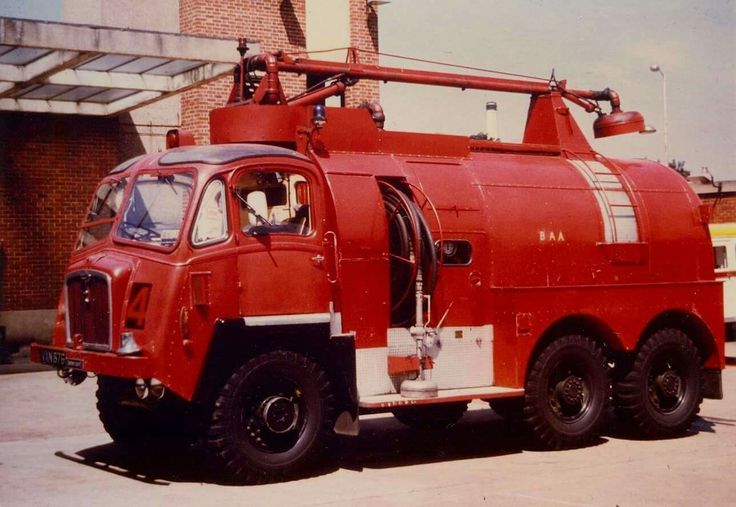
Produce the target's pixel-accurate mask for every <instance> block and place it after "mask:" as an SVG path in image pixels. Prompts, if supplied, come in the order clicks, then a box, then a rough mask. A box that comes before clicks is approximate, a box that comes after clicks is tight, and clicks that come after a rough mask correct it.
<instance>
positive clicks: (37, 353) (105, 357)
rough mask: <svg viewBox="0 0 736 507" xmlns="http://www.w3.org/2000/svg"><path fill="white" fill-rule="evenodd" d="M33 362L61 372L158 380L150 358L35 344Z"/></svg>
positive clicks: (32, 345)
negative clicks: (76, 371)
mask: <svg viewBox="0 0 736 507" xmlns="http://www.w3.org/2000/svg"><path fill="white" fill-rule="evenodd" d="M31 361H33V362H34V363H41V364H47V365H50V366H55V367H57V368H72V369H75V370H83V371H87V372H92V373H97V374H100V375H110V376H114V377H128V378H152V377H153V376H154V368H153V363H152V361H151V359H150V358H148V357H141V356H119V355H117V354H113V353H112V352H92V351H88V350H79V349H71V348H66V347H51V346H48V345H38V344H36V343H34V344H31Z"/></svg>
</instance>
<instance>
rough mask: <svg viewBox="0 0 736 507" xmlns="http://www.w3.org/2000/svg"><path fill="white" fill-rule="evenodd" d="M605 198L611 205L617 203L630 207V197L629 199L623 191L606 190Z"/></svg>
mask: <svg viewBox="0 0 736 507" xmlns="http://www.w3.org/2000/svg"><path fill="white" fill-rule="evenodd" d="M606 198H607V199H608V202H609V203H610V204H611V205H613V206H616V205H619V206H628V207H631V199H629V194H627V193H626V192H624V191H619V192H615V191H607V192H606Z"/></svg>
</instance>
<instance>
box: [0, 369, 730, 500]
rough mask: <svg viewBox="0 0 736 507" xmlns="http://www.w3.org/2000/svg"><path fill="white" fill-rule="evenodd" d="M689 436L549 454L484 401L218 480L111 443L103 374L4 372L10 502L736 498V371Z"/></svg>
mask: <svg viewBox="0 0 736 507" xmlns="http://www.w3.org/2000/svg"><path fill="white" fill-rule="evenodd" d="M724 387H725V396H726V398H725V400H722V401H714V400H706V401H705V402H704V403H703V406H702V410H701V417H699V418H698V420H697V421H696V423H695V424H694V426H693V428H692V431H691V432H689V433H688V434H687V435H686V436H683V437H681V438H676V439H671V440H659V441H640V440H635V439H632V438H631V437H629V436H627V435H626V434H625V433H623V432H622V431H621V429H620V428H618V427H617V425H616V423H615V420H614V419H612V420H611V424H610V428H609V431H608V433H607V434H605V435H604V436H603V437H602V438H601V439H600V440H599V442H598V443H597V445H593V446H591V447H588V448H585V449H577V450H568V451H558V452H542V451H535V450H531V449H532V448H533V447H532V446H531V444H530V442H529V441H527V440H526V438H525V437H524V436H523V434H522V433H521V432H519V431H518V429H517V428H515V427H514V426H513V425H512V424H509V423H507V422H505V421H503V420H502V419H500V418H498V417H497V416H496V415H495V414H494V413H493V412H492V411H490V410H488V409H487V408H485V407H486V406H485V405H484V404H482V403H480V402H475V403H473V404H472V406H471V411H470V412H468V414H466V416H465V417H464V418H463V419H462V420H461V422H460V423H459V424H458V426H457V427H455V428H454V429H452V430H448V431H441V432H420V433H415V432H412V431H411V430H408V429H406V428H405V427H403V426H402V425H401V424H399V423H398V422H397V421H395V420H394V419H393V418H392V417H390V416H388V415H377V416H372V417H370V418H367V419H366V420H364V421H362V432H361V435H360V436H359V437H357V438H342V439H340V440H339V441H338V446H337V448H336V452H335V465H334V466H332V467H331V468H328V469H326V470H321V471H315V474H314V475H313V476H312V477H309V478H305V479H301V480H297V481H291V482H285V483H281V484H270V485H263V486H225V485H220V484H217V483H216V482H213V480H212V478H210V477H208V475H207V474H206V473H205V471H204V468H203V467H202V466H201V463H200V461H199V457H198V456H197V455H196V453H189V454H185V455H158V456H155V455H153V456H141V455H131V454H127V453H126V452H124V451H123V450H121V449H119V448H118V447H116V446H115V445H113V444H111V443H110V438H109V437H108V436H107V434H105V433H104V431H103V429H102V426H101V424H100V423H99V422H98V420H97V415H96V410H95V400H94V390H95V382H94V380H87V381H86V382H85V383H83V384H82V385H81V386H78V387H73V388H72V387H69V386H67V385H64V384H63V383H62V382H61V381H60V380H59V379H57V378H56V376H55V374H54V373H53V372H40V373H25V374H17V375H5V376H2V377H0V403H1V405H0V505H2V506H3V507H6V506H9V507H14V506H29V505H39V506H40V505H54V506H66V505H70V506H71V505H74V506H77V505H101V504H105V506H106V507H115V506H125V507H129V506H130V505H136V506H146V505H175V506H177V507H178V506H181V505H289V506H311V505H350V506H351V507H359V506H370V507H375V506H383V505H389V506H393V505H396V506H399V505H401V506H402V507H403V506H406V505H427V506H434V505H442V506H445V505H465V506H468V505H535V506H536V505H609V506H614V505H621V506H637V505H663V506H664V505H666V506H672V505H693V504H701V505H716V506H717V505H732V504H733V501H734V499H736V481H734V480H733V478H732V475H733V464H734V463H736V368H734V367H729V368H727V369H726V371H725V372H724Z"/></svg>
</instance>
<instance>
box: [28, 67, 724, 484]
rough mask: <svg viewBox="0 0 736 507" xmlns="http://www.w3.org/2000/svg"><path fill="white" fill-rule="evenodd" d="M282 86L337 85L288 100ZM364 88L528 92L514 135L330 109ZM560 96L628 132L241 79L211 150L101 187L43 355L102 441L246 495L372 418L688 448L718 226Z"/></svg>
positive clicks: (116, 176)
mask: <svg viewBox="0 0 736 507" xmlns="http://www.w3.org/2000/svg"><path fill="white" fill-rule="evenodd" d="M279 72H302V73H310V72H313V73H316V74H319V75H321V76H325V75H330V76H333V78H332V81H329V80H328V81H326V82H325V84H324V86H320V87H318V88H316V89H314V90H310V91H308V92H306V93H305V94H302V95H300V96H298V97H295V98H286V97H285V95H284V93H283V91H282V90H281V87H280V84H279V80H278V76H279ZM361 78H364V79H381V80H397V81H409V82H420V83H425V84H436V85H442V86H457V87H462V88H480V89H494V90H501V91H511V92H521V93H528V94H530V95H531V103H530V111H529V117H528V120H527V127H526V131H525V136H524V140H523V142H522V143H517V144H514V143H501V142H498V141H495V140H478V139H470V138H468V137H464V136H448V135H430V134H416V133H402V132H389V131H386V130H384V128H383V119H384V115H383V111H382V110H381V108H380V106H378V105H377V104H366V105H365V106H364V107H360V108H330V107H325V106H324V105H323V104H322V103H321V102H322V100H324V98H325V97H326V96H328V95H332V94H340V93H341V92H342V91H344V89H345V88H346V87H347V86H351V85H352V84H354V83H355V81H356V79H361ZM563 99H567V100H568V101H570V102H572V103H574V104H577V105H579V106H582V107H584V108H586V109H588V110H590V111H591V112H596V113H597V114H598V119H597V120H596V122H595V125H594V129H595V132H596V135H597V136H598V137H604V136H608V135H617V134H620V133H627V132H635V131H638V130H641V129H642V128H643V118H641V115H639V114H638V113H632V112H628V113H625V112H623V111H621V109H620V100H619V97H618V95H617V94H616V93H615V92H613V91H612V90H609V89H605V90H603V91H599V92H596V91H584V90H571V89H567V88H566V87H565V84H564V82H557V81H554V82H553V81H549V82H547V81H544V82H528V81H514V80H509V79H496V78H488V77H483V78H479V77H472V76H458V75H454V74H441V73H430V72H425V71H410V70H406V69H389V68H383V67H376V66H366V65H361V64H359V63H355V62H353V63H348V64H335V63H331V62H317V61H313V60H306V59H294V58H291V57H289V56H288V55H283V54H277V55H274V54H266V55H259V56H255V57H250V58H243V59H242V60H241V63H240V65H239V66H238V67H237V68H236V73H235V84H234V86H233V92H232V93H231V96H230V99H229V101H228V104H227V105H226V106H225V107H222V108H218V109H216V110H214V111H212V113H211V116H210V121H211V141H212V144H211V145H208V146H194V145H192V143H191V138H190V136H187V135H186V133H185V132H172V133H171V143H170V144H171V146H172V147H171V148H170V149H168V150H167V151H165V152H163V153H155V154H148V155H142V156H140V157H137V158H135V159H132V160H130V161H128V162H125V163H123V164H121V165H120V166H118V167H117V168H115V169H114V170H113V171H112V172H111V173H110V174H109V175H108V176H107V177H106V178H105V179H104V180H103V181H102V182H101V184H100V186H99V188H98V189H97V191H96V193H95V196H94V198H93V201H92V203H91V206H90V209H89V211H88V214H87V216H86V218H85V221H84V223H83V225H82V228H81V233H80V236H79V241H78V244H77V249H76V250H75V251H74V253H73V254H72V258H71V262H70V266H69V268H68V270H67V275H66V279H65V283H64V290H63V293H62V296H61V300H60V304H59V312H58V319H57V324H56V331H55V335H54V340H53V344H52V345H51V346H41V345H36V346H34V348H33V358H34V360H36V361H40V362H43V363H47V364H52V365H55V366H57V367H58V368H59V372H60V375H61V376H62V377H64V378H65V379H66V380H67V381H69V382H70V383H72V384H75V383H78V382H81V381H82V380H84V378H85V377H86V376H87V372H93V373H96V374H97V376H98V384H99V388H98V408H99V410H100V417H101V419H102V422H103V423H104V425H105V428H106V429H107V431H108V432H109V433H110V435H111V436H112V438H113V439H114V440H115V441H116V442H118V443H121V444H130V443H139V442H141V441H144V442H151V441H157V440H164V439H172V438H176V439H179V440H180V441H182V442H185V443H187V442H192V441H194V440H200V441H203V442H204V445H205V446H206V448H207V449H208V450H209V452H210V453H211V455H212V456H213V457H214V458H215V461H216V462H217V463H219V466H221V467H222V468H223V469H224V470H225V472H226V473H228V474H229V475H231V476H234V477H236V478H238V479H243V480H245V481H249V482H253V481H256V482H257V481H262V480H271V479H274V478H278V477H282V476H285V475H286V476H288V475H290V474H293V473H295V472H296V471H298V470H302V469H303V468H304V467H305V466H306V465H307V464H308V463H310V462H311V461H312V460H313V459H314V458H316V457H318V456H320V453H321V450H322V449H323V448H324V446H325V444H326V442H327V441H328V439H329V434H330V433H331V432H333V431H336V432H339V433H344V434H356V433H357V431H358V430H359V416H360V414H362V413H370V412H382V411H383V412H387V411H391V412H393V414H394V415H395V416H396V417H397V418H398V419H399V420H401V421H402V422H404V423H406V424H407V425H409V426H411V427H415V428H419V427H422V428H426V427H434V428H437V427H447V426H451V425H453V424H455V423H456V422H457V421H458V420H459V419H460V418H461V417H462V415H463V413H464V411H465V410H466V408H467V404H468V402H469V401H470V400H473V399H481V400H486V401H488V402H489V403H490V405H491V407H493V409H494V410H496V411H497V412H499V413H500V414H502V415H504V416H506V417H509V418H514V419H523V420H524V422H525V423H526V425H527V426H528V427H529V428H530V430H531V433H532V434H533V435H534V436H535V437H536V438H537V439H538V440H539V441H540V442H541V443H543V444H544V445H546V446H548V447H551V448H564V447H570V446H579V445H585V444H587V443H589V442H590V441H591V440H592V439H593V438H595V436H596V435H597V434H598V433H599V432H600V430H601V427H602V424H603V423H604V422H605V417H606V414H607V408H608V406H609V402H610V401H612V402H613V404H614V406H615V408H616V412H617V414H618V415H619V416H621V417H622V418H623V419H624V420H626V421H627V422H629V423H631V425H632V426H633V427H635V428H636V429H637V430H638V431H640V432H641V433H643V434H644V435H647V436H650V437H662V436H670V435H674V434H678V433H681V432H682V431H684V430H685V429H686V428H687V427H689V425H690V424H691V422H692V421H693V419H694V417H695V416H696V414H697V411H698V408H699V405H700V402H701V400H702V398H703V397H704V396H706V397H711V398H719V397H721V369H722V368H723V367H724V353H723V352H724V347H723V329H722V322H723V304H722V298H721V290H722V288H721V285H720V283H719V282H717V281H716V280H715V276H714V271H713V253H712V250H711V241H710V236H709V233H708V225H707V208H706V207H704V206H702V205H701V203H700V201H699V200H698V197H697V195H695V194H694V193H693V191H692V190H691V189H690V187H689V186H688V184H687V182H686V181H685V180H684V179H682V178H681V177H680V176H679V175H677V174H676V173H675V172H673V171H671V170H669V169H668V168H666V167H663V166H661V165H659V164H657V163H653V162H649V161H645V160H614V159H609V158H607V157H605V156H603V155H601V154H599V153H597V152H596V151H594V150H593V149H592V148H591V147H590V145H589V144H588V142H587V141H586V139H585V137H584V136H583V134H582V132H581V131H580V129H579V128H578V126H577V124H576V123H575V121H574V119H573V118H572V116H571V115H570V112H569V109H568V108H567V106H566V105H565V102H564V100H563ZM597 101H607V102H610V104H611V107H612V110H611V112H610V113H603V112H602V110H601V108H600V106H599V105H598V104H597ZM611 386H613V390H611Z"/></svg>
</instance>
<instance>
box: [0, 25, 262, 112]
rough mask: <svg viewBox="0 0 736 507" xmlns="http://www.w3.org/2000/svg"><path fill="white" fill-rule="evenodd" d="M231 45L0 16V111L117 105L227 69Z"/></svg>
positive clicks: (233, 57) (144, 100) (139, 102)
mask: <svg viewBox="0 0 736 507" xmlns="http://www.w3.org/2000/svg"><path fill="white" fill-rule="evenodd" d="M248 46H249V54H250V53H257V52H258V51H259V47H258V44H257V43H250V42H249V44H248ZM236 47H237V41H235V40H233V39H219V38H211V37H199V36H193V35H182V34H177V33H164V32H150V31H141V30H128V29H120V28H107V27H99V26H90V25H75V24H69V23H55V22H46V21H34V20H27V19H15V18H0V111H25V112H37V113H57V114H81V115H92V116H110V115H115V114H118V113H123V112H126V111H130V110H132V109H135V108H137V107H141V106H144V105H147V104H150V103H152V102H155V101H158V100H161V99H164V98H166V97H170V96H172V95H175V94H178V93H181V92H183V91H185V90H188V89H191V88H194V87H196V86H199V85H201V84H203V83H206V82H208V81H211V80H213V79H215V78H217V77H220V76H222V75H224V74H228V73H230V72H231V71H232V69H233V66H234V64H235V62H236V61H237V59H238V53H237V51H236Z"/></svg>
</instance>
